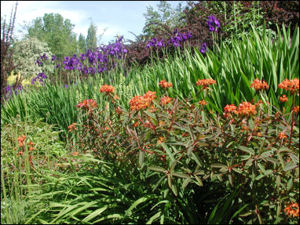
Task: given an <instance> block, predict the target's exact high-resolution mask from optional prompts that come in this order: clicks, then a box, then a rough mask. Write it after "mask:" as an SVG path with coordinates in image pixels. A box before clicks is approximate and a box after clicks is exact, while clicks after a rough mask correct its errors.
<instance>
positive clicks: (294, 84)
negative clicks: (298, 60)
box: [278, 78, 299, 94]
mask: <svg viewBox="0 0 300 225" xmlns="http://www.w3.org/2000/svg"><path fill="white" fill-rule="evenodd" d="M278 87H279V88H281V89H284V90H286V91H290V92H291V93H292V94H294V93H296V92H297V91H298V93H299V79H298V78H295V79H293V80H288V79H285V80H284V81H282V82H281V83H280V84H279V85H278Z"/></svg>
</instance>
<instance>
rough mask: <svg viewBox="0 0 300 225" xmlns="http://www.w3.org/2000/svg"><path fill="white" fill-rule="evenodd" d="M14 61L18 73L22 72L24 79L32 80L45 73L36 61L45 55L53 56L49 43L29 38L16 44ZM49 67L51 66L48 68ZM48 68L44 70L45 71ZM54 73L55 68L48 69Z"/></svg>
mask: <svg viewBox="0 0 300 225" xmlns="http://www.w3.org/2000/svg"><path fill="white" fill-rule="evenodd" d="M14 51H15V54H14V60H15V62H16V63H17V64H18V67H17V68H16V71H17V72H21V74H22V76H23V78H24V79H28V78H29V79H32V78H33V76H36V75H37V74H38V73H41V72H43V71H42V68H41V67H40V66H39V65H38V64H37V63H36V60H37V59H38V58H39V57H40V55H43V54H44V53H45V54H46V55H48V56H51V55H52V53H51V52H50V49H49V47H48V46H47V43H44V42H41V41H39V40H38V39H36V38H28V39H25V40H22V41H19V42H16V43H15V44H14ZM48 67H49V66H48ZM45 69H46V68H43V70H45ZM49 69H50V71H51V70H52V72H53V66H51V68H47V71H48V70H49Z"/></svg>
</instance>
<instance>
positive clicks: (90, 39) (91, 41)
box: [86, 22, 97, 50]
mask: <svg viewBox="0 0 300 225" xmlns="http://www.w3.org/2000/svg"><path fill="white" fill-rule="evenodd" d="M96 34H97V27H96V26H95V25H94V24H93V22H91V25H90V27H89V29H88V34H87V37H86V47H87V49H91V50H94V49H96V48H97V36H96Z"/></svg>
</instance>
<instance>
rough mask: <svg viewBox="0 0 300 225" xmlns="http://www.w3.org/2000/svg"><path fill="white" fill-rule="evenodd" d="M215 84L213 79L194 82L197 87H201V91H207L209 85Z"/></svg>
mask: <svg viewBox="0 0 300 225" xmlns="http://www.w3.org/2000/svg"><path fill="white" fill-rule="evenodd" d="M216 83H217V82H216V81H215V80H213V79H210V78H209V79H203V80H198V81H197V82H196V85H197V86H203V89H207V88H208V86H209V85H212V84H216Z"/></svg>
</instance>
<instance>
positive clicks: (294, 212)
mask: <svg viewBox="0 0 300 225" xmlns="http://www.w3.org/2000/svg"><path fill="white" fill-rule="evenodd" d="M283 211H284V212H285V213H286V214H287V215H288V216H293V217H299V204H298V203H291V204H289V205H288V206H287V207H285V209H284V210H283Z"/></svg>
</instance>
